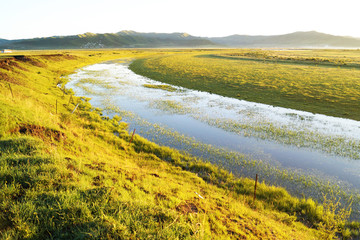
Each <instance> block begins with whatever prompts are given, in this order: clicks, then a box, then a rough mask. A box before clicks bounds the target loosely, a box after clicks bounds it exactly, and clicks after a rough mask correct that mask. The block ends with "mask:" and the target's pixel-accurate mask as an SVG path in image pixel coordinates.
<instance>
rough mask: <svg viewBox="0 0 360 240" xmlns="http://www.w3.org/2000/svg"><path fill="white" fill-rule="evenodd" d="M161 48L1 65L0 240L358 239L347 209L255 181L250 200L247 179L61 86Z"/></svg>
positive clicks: (52, 55)
mask: <svg viewBox="0 0 360 240" xmlns="http://www.w3.org/2000/svg"><path fill="white" fill-rule="evenodd" d="M164 52H165V50H162V51H160V50H159V51H154V50H149V51H145V50H144V51H133V50H122V51H119V50H107V51H89V52H88V51H68V52H60V51H59V52H42V51H39V52H25V53H21V56H16V57H8V58H6V59H1V60H0V109H1V111H0V237H1V238H2V239H118V238H119V239H145V238H149V237H152V238H156V239H194V238H197V239H209V238H213V239H241V238H259V239H266V238H268V239H325V238H332V237H334V236H336V234H337V233H342V235H343V236H344V237H347V238H348V237H351V236H356V235H359V231H358V227H359V224H358V223H357V222H353V223H346V219H347V217H348V214H349V213H350V211H351V210H350V209H349V208H348V209H346V208H345V209H344V208H343V207H344V206H339V205H338V202H337V200H333V199H332V198H331V196H326V199H331V201H325V203H326V204H324V205H320V204H318V203H316V202H315V201H313V200H312V199H309V198H302V199H298V198H295V197H293V196H291V195H290V194H289V193H287V192H286V191H285V190H284V189H282V188H278V187H274V186H268V185H266V184H265V183H259V184H258V188H257V193H256V200H254V199H253V189H254V181H253V180H251V179H248V178H238V177H234V176H233V175H232V174H231V173H229V172H227V171H225V170H223V169H221V168H219V167H217V166H215V165H212V164H210V163H207V162H203V161H201V160H199V159H196V158H194V157H192V156H189V155H186V154H182V153H180V152H178V151H176V150H174V149H171V148H168V147H163V146H158V145H156V144H154V143H152V142H150V141H148V140H146V139H144V138H142V137H141V136H139V135H135V137H134V139H133V141H132V143H130V138H131V135H130V134H129V133H128V129H127V124H126V123H124V122H123V121H121V120H122V116H121V114H119V115H120V116H118V115H116V116H114V117H112V118H109V117H106V116H103V114H102V110H101V109H98V108H94V107H92V106H91V104H90V103H89V100H90V99H88V98H85V97H75V96H73V95H72V91H71V90H69V89H66V88H65V87H64V84H65V83H66V78H64V76H66V75H67V74H69V73H71V72H73V71H74V70H76V69H77V68H79V67H82V66H85V65H89V64H93V63H97V62H102V61H108V60H112V59H119V58H140V57H148V56H152V57H154V56H156V55H158V53H160V54H164ZM168 53H169V54H170V53H172V54H174V52H170V51H169V52H168ZM175 56H182V55H175ZM86 81H92V80H89V79H88V80H86ZM104 88H108V89H109V88H111V86H108V85H105V86H104ZM89 90H90V91H91V89H89ZM168 104H170V106H172V105H171V104H172V103H168Z"/></svg>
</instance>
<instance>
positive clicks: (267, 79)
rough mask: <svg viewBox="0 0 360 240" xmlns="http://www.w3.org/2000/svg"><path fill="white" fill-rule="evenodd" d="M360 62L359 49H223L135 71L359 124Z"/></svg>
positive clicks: (162, 59) (152, 61)
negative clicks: (349, 119)
mask: <svg viewBox="0 0 360 240" xmlns="http://www.w3.org/2000/svg"><path fill="white" fill-rule="evenodd" d="M312 54H313V55H317V56H316V57H314V59H315V60H312V59H311V58H312V57H311V56H312ZM229 55H230V56H229ZM233 55H235V56H233ZM238 55H239V56H241V57H238ZM231 56H233V57H231ZM279 59H280V60H281V62H280V61H277V60H279ZM359 59H360V53H359V51H356V50H353V51H343V50H332V51H325V50H324V51H321V50H317V51H314V52H312V51H306V50H304V51H266V52H262V51H258V53H257V52H254V51H253V50H224V51H222V52H221V51H219V52H217V53H216V52H209V53H208V54H206V53H203V52H202V53H197V52H195V53H187V54H176V55H165V56H157V57H151V58H149V59H142V60H136V61H135V62H133V63H132V64H131V69H132V70H133V71H135V72H136V73H139V74H141V75H145V76H147V77H150V78H152V79H155V80H159V81H161V82H165V83H169V84H173V85H178V86H183V87H186V88H191V89H196V90H202V91H207V92H212V93H217V94H219V95H223V96H228V97H233V98H238V99H245V100H249V101H253V102H260V103H266V104H271V105H275V106H281V107H288V108H293V109H298V110H305V111H309V112H314V113H322V114H325V115H330V116H336V117H344V118H351V119H355V120H360V112H359V111H358V109H359V107H360V105H359V104H360V103H359V101H357V99H359V98H360V83H359V82H360V79H359V73H360V69H359V68H358V64H359V62H360V61H359ZM325 63H326V64H325ZM351 66H352V67H351Z"/></svg>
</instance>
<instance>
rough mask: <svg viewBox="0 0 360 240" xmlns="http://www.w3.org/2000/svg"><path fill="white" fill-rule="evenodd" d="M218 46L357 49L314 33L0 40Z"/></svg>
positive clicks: (63, 45)
mask: <svg viewBox="0 0 360 240" xmlns="http://www.w3.org/2000/svg"><path fill="white" fill-rule="evenodd" d="M218 47H230V48H233V47H243V48H245V47H249V48H255V47H272V48H274V47H275V48H276V47H286V48H360V39H359V38H353V37H344V36H334V35H330V34H325V33H319V32H315V31H310V32H294V33H290V34H284V35H272V36H250V35H231V36H227V37H213V38H205V37H195V36H191V35H189V34H187V33H140V32H134V31H121V32H118V33H105V34H95V33H84V34H79V35H72V36H54V37H46V38H32V39H19V40H6V39H0V48H1V49H4V48H8V49H19V50H20V49H79V48H218Z"/></svg>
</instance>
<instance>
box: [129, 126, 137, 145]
mask: <svg viewBox="0 0 360 240" xmlns="http://www.w3.org/2000/svg"><path fill="white" fill-rule="evenodd" d="M135 130H136V129H135V128H134V131H133V134H132V136H131V139H130V142H129V146H130V144H131V142H132V140H133V138H134V134H135Z"/></svg>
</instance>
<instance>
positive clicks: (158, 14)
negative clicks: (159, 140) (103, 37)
mask: <svg viewBox="0 0 360 240" xmlns="http://www.w3.org/2000/svg"><path fill="white" fill-rule="evenodd" d="M359 6H360V2H359V0H301V1H299V0H246V1H244V0H217V1H213V0H172V1H171V0H168V1H166V0H127V1H124V0H0V9H1V12H0V38H3V39H9V40H12V39H25V38H35V37H50V36H66V35H76V34H81V33H85V32H92V33H116V32H119V31H122V30H133V31H137V32H158V33H160V32H161V33H172V32H186V33H188V34H191V35H194V36H202V37H222V36H229V35H233V34H244V35H277V34H286V33H292V32H296V31H318V32H323V33H328V34H333V35H341V36H353V37H358V38H360V27H359V26H358V24H359V23H360V21H359V20H360V14H358V11H359Z"/></svg>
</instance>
